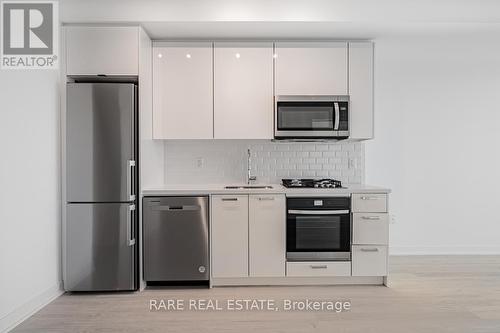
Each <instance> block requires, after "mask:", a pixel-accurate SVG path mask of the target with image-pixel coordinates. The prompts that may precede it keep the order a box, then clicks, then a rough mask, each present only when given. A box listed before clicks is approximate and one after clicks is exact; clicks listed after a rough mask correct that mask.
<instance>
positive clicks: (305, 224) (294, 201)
mask: <svg viewBox="0 0 500 333" xmlns="http://www.w3.org/2000/svg"><path fill="white" fill-rule="evenodd" d="M350 202H351V200H350V198H349V197H328V198H309V197H304V198H288V199H287V226H286V258H287V260H288V261H315V260H316V261H349V260H351V214H350Z"/></svg>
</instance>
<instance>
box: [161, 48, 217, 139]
mask: <svg viewBox="0 0 500 333" xmlns="http://www.w3.org/2000/svg"><path fill="white" fill-rule="evenodd" d="M212 87H213V64H212V43H210V42H201V43H194V42H187V43H180V42H161V43H156V44H155V45H154V46H153V138H154V139H212V138H213V95H212V93H213V91H212V90H213V89H212Z"/></svg>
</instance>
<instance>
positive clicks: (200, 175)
mask: <svg viewBox="0 0 500 333" xmlns="http://www.w3.org/2000/svg"><path fill="white" fill-rule="evenodd" d="M248 148H250V150H251V152H252V154H251V157H252V164H251V169H252V172H251V173H252V175H256V176H257V182H259V183H279V182H280V181H281V179H282V178H291V177H295V178H300V177H301V178H326V177H329V178H335V179H339V180H341V181H342V182H345V183H353V184H360V183H363V182H364V174H365V172H364V144H363V143H361V142H338V143H324V142H318V143H309V142H308V143H300V142H293V143H290V142H286V143H284V142H272V141H263V140H168V141H166V143H165V181H166V184H167V185H168V184H208V183H212V184H213V183H221V184H226V183H242V182H246V177H247V149H248ZM350 160H351V162H349V161H350ZM350 166H351V168H350Z"/></svg>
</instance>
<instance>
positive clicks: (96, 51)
mask: <svg viewBox="0 0 500 333" xmlns="http://www.w3.org/2000/svg"><path fill="white" fill-rule="evenodd" d="M65 29H66V74H67V75H98V74H105V75H138V74H139V28H138V27H77V26H69V27H66V28H65Z"/></svg>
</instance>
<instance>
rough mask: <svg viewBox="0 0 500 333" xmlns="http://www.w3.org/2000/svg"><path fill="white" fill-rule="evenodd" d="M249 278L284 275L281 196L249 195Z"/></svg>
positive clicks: (283, 213) (283, 206)
mask: <svg viewBox="0 0 500 333" xmlns="http://www.w3.org/2000/svg"><path fill="white" fill-rule="evenodd" d="M248 211H249V230H250V237H249V239H250V246H249V252H250V255H249V257H250V258H249V260H250V276H254V277H272V276H285V252H286V240H285V226H286V203H285V196H284V195H250V199H249V209H248Z"/></svg>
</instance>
